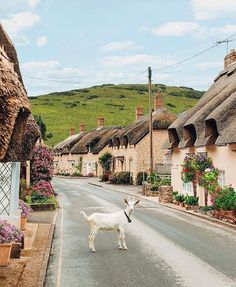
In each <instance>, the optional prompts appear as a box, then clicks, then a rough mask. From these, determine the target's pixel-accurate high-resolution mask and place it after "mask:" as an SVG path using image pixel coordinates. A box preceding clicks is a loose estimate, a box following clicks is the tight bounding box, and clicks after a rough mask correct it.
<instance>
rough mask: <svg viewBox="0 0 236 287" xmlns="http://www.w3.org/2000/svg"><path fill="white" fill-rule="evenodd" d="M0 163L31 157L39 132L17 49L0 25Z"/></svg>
mask: <svg viewBox="0 0 236 287" xmlns="http://www.w3.org/2000/svg"><path fill="white" fill-rule="evenodd" d="M0 97H1V103H0V161H1V162H6V161H24V160H27V159H29V158H30V157H31V153H32V149H33V147H34V144H35V142H36V140H37V139H38V137H39V136H40V133H39V129H38V126H37V124H36V123H35V121H34V119H33V118H32V116H31V111H30V104H29V101H28V98H27V94H26V90H25V87H24V84H23V81H22V77H21V73H20V69H19V63H18V60H17V55H16V50H15V48H14V46H13V44H12V42H11V40H10V39H9V37H8V36H7V34H6V32H5V31H4V29H3V27H2V26H1V25H0Z"/></svg>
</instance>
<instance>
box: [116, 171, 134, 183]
mask: <svg viewBox="0 0 236 287" xmlns="http://www.w3.org/2000/svg"><path fill="white" fill-rule="evenodd" d="M117 183H118V184H132V177H131V174H130V172H128V171H123V172H119V173H118V174H117Z"/></svg>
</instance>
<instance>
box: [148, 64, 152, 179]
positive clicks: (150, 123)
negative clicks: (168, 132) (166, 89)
mask: <svg viewBox="0 0 236 287" xmlns="http://www.w3.org/2000/svg"><path fill="white" fill-rule="evenodd" d="M148 94H149V136H150V174H151V173H153V138H152V129H153V127H152V125H153V124H152V105H153V103H152V102H153V101H152V69H151V67H148Z"/></svg>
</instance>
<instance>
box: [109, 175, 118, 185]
mask: <svg viewBox="0 0 236 287" xmlns="http://www.w3.org/2000/svg"><path fill="white" fill-rule="evenodd" d="M109 182H110V183H112V184H116V183H117V177H116V174H111V175H109Z"/></svg>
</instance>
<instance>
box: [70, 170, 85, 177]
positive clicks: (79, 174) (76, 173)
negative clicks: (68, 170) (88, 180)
mask: <svg viewBox="0 0 236 287" xmlns="http://www.w3.org/2000/svg"><path fill="white" fill-rule="evenodd" d="M72 176H79V177H82V176H83V175H82V174H81V173H80V172H79V171H75V172H74V173H73V174H72Z"/></svg>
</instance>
